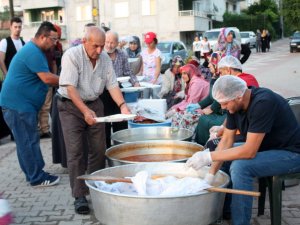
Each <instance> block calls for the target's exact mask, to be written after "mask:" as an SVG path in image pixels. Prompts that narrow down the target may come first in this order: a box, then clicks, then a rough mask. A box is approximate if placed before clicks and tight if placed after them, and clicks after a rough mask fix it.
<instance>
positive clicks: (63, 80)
mask: <svg viewBox="0 0 300 225" xmlns="http://www.w3.org/2000/svg"><path fill="white" fill-rule="evenodd" d="M104 44H105V32H104V31H103V30H102V29H100V28H98V27H96V26H94V27H90V28H89V29H87V30H86V33H85V37H84V38H83V43H82V44H81V45H78V46H75V47H72V48H70V49H69V50H67V51H66V52H65V54H64V55H63V58H62V70H61V74H60V80H59V85H60V87H59V89H58V95H59V101H58V103H57V107H58V110H59V117H60V121H61V125H62V130H63V136H64V141H65V145H66V152H67V160H68V161H67V164H68V169H69V176H70V185H71V188H72V196H73V197H74V198H75V202H74V206H75V211H76V213H79V214H88V213H89V212H90V209H89V206H88V202H87V200H86V197H85V196H86V195H87V194H88V193H89V192H88V188H87V187H86V185H85V183H84V181H82V180H78V179H76V177H77V176H80V175H83V174H84V173H85V170H86V168H87V172H88V173H92V172H94V171H96V170H99V169H102V168H104V167H105V154H104V153H105V146H106V145H105V126H104V123H96V119H95V118H96V117H101V116H103V110H104V106H103V103H102V101H101V100H100V98H99V95H101V94H102V92H103V90H104V87H106V89H107V90H108V91H109V93H110V95H111V97H112V98H113V100H114V101H115V102H116V104H117V105H118V106H119V108H120V110H121V113H125V114H128V113H130V110H129V109H128V107H127V105H126V103H125V101H124V98H123V95H122V93H121V91H120V88H119V86H118V82H117V79H116V75H115V73H114V69H113V67H112V62H111V60H110V58H109V56H108V55H107V54H106V53H105V52H102V50H103V47H104ZM85 134H86V135H87V139H88V146H84V144H83V136H84V135H85ZM87 151H88V152H87ZM85 155H88V160H87V162H86V159H85Z"/></svg>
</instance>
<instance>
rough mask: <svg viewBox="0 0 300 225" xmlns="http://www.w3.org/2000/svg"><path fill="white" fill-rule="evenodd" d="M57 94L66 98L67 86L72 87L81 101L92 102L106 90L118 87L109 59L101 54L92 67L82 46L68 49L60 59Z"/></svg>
mask: <svg viewBox="0 0 300 225" xmlns="http://www.w3.org/2000/svg"><path fill="white" fill-rule="evenodd" d="M61 67H62V68H61V73H60V77H59V89H58V92H59V93H60V94H61V95H62V96H64V97H66V98H70V97H69V96H68V92H67V86H68V85H71V86H74V87H75V88H76V89H77V91H78V92H79V95H80V97H81V99H82V100H83V101H93V100H95V99H97V98H98V97H99V95H101V94H102V93H103V90H104V87H106V89H107V90H110V89H111V88H114V87H118V82H117V78H116V74H115V72H114V69H113V66H112V62H111V59H110V58H109V56H108V55H107V53H105V52H102V53H101V54H100V56H99V59H98V60H97V61H96V65H95V67H94V68H93V65H92V63H91V61H90V59H89V57H88V55H87V53H86V51H85V49H84V46H83V45H78V46H75V47H71V48H69V49H68V50H67V51H66V52H65V54H64V55H63V57H62V63H61Z"/></svg>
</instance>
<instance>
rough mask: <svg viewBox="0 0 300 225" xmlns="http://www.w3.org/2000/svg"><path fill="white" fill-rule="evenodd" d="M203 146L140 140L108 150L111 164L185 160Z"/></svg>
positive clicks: (107, 154)
mask: <svg viewBox="0 0 300 225" xmlns="http://www.w3.org/2000/svg"><path fill="white" fill-rule="evenodd" d="M202 150H203V146H201V145H199V144H196V143H193V142H187V141H166V140H158V141H138V142H132V143H131V142H130V143H124V144H120V145H115V146H113V147H110V148H109V149H107V150H106V152H105V155H106V156H107V158H108V165H109V166H119V165H125V164H130V163H139V162H167V161H169V162H185V161H186V160H187V159H188V158H190V157H191V156H192V155H193V154H194V153H195V152H198V151H202Z"/></svg>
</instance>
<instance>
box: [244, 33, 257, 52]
mask: <svg viewBox="0 0 300 225" xmlns="http://www.w3.org/2000/svg"><path fill="white" fill-rule="evenodd" d="M241 39H242V44H243V45H248V46H249V48H251V47H253V48H255V47H256V35H255V33H254V32H253V31H242V32H241Z"/></svg>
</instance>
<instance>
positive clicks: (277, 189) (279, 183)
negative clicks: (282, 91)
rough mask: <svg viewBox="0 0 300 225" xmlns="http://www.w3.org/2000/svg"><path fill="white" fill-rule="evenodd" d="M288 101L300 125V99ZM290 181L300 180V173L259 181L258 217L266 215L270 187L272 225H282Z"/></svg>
mask: <svg viewBox="0 0 300 225" xmlns="http://www.w3.org/2000/svg"><path fill="white" fill-rule="evenodd" d="M287 101H288V102H289V105H290V107H291V109H292V111H293V113H294V114H295V116H296V119H297V122H298V123H299V124H300V97H299V96H298V97H292V98H288V99H287ZM288 179H300V173H292V174H283V175H278V176H271V177H263V178H260V179H259V180H258V182H259V192H260V193H261V196H260V197H259V199H258V212H257V216H260V215H264V211H265V200H266V189H267V187H268V190H269V201H270V212H271V225H281V207H282V190H284V189H285V185H284V180H288Z"/></svg>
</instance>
